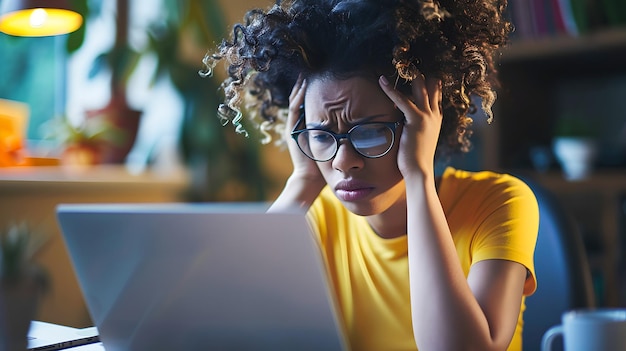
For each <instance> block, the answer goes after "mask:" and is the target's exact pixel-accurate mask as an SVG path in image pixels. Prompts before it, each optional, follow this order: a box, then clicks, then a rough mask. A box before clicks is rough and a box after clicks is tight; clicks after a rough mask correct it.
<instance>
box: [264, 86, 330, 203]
mask: <svg viewBox="0 0 626 351" xmlns="http://www.w3.org/2000/svg"><path fill="white" fill-rule="evenodd" d="M305 93H306V81H305V80H304V79H302V77H300V78H298V81H297V82H296V84H295V85H294V87H293V89H292V90H291V95H290V96H289V114H288V116H287V123H286V125H285V131H284V135H283V138H284V140H285V142H286V143H287V147H288V148H289V155H290V156H291V162H292V164H293V172H292V173H291V176H290V177H289V179H287V183H286V184H285V187H284V188H283V190H282V192H281V193H280V195H279V196H278V198H277V199H276V201H274V203H273V204H272V206H271V207H270V208H269V210H268V212H280V211H288V210H292V209H293V208H300V209H302V210H305V211H306V210H308V208H309V207H310V206H311V204H312V203H313V201H315V199H316V198H317V196H318V195H319V193H320V191H322V188H324V186H325V185H326V181H325V180H324V177H323V176H322V173H321V172H320V170H319V168H318V167H317V163H316V162H315V161H313V160H311V159H310V158H308V157H306V155H304V154H303V153H302V151H300V148H298V144H297V143H296V141H295V140H293V138H291V131H292V130H293V128H294V127H295V125H296V123H298V119H299V118H300V113H301V111H300V106H302V105H303V104H304V95H305Z"/></svg>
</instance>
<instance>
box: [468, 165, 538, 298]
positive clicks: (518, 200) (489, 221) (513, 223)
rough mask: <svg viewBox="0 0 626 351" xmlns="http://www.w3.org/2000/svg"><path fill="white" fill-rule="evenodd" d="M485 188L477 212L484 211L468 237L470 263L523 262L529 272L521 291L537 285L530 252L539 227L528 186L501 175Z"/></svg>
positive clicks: (536, 208) (536, 209) (525, 292)
mask: <svg viewBox="0 0 626 351" xmlns="http://www.w3.org/2000/svg"><path fill="white" fill-rule="evenodd" d="M493 181H494V183H493V184H492V186H490V187H489V189H490V190H488V194H486V195H487V196H486V197H485V201H483V202H482V204H481V207H482V208H480V209H479V213H482V214H484V216H481V217H482V221H481V223H480V225H479V226H478V230H477V231H476V236H475V237H474V238H473V240H472V264H473V263H476V262H478V261H482V260H487V259H505V260H510V261H514V262H518V263H520V264H522V265H524V266H525V267H526V268H527V269H528V272H529V273H530V274H529V276H528V278H527V279H526V282H525V284H524V294H525V295H530V294H532V293H533V292H534V291H535V289H536V287H537V280H536V277H535V267H534V252H535V244H536V241H537V232H538V230H539V207H538V204H537V199H536V197H535V195H534V193H533V192H532V190H531V189H530V187H529V186H528V185H527V184H526V183H524V182H523V181H521V180H520V179H518V178H515V177H512V176H507V175H505V176H502V177H500V178H497V179H494V180H493Z"/></svg>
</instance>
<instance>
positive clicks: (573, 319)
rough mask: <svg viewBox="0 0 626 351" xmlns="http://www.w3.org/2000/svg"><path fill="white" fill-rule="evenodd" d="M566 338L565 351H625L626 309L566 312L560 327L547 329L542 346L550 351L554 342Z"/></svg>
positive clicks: (543, 349)
mask: <svg viewBox="0 0 626 351" xmlns="http://www.w3.org/2000/svg"><path fill="white" fill-rule="evenodd" d="M559 335H562V337H563V345H564V346H565V351H591V350H593V351H623V350H626V308H600V309H581V310H572V311H568V312H565V313H564V314H563V316H562V317H561V324H560V325H556V326H553V327H552V328H550V329H548V330H547V331H546V332H545V334H544V335H543V339H542V342H541V350H542V351H550V350H551V347H552V342H553V341H554V340H555V338H557V337H558V336H559Z"/></svg>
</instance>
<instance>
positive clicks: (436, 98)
mask: <svg viewBox="0 0 626 351" xmlns="http://www.w3.org/2000/svg"><path fill="white" fill-rule="evenodd" d="M426 87H427V90H428V101H429V103H430V110H431V111H432V112H434V113H436V114H438V115H439V114H441V99H442V96H443V93H442V87H441V80H440V79H433V78H431V79H428V80H427V82H426Z"/></svg>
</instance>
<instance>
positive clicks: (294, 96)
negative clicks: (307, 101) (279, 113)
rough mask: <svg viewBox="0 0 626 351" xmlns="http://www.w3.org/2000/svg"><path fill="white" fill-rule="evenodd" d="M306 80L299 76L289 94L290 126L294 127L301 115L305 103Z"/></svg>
mask: <svg viewBox="0 0 626 351" xmlns="http://www.w3.org/2000/svg"><path fill="white" fill-rule="evenodd" d="M306 83H307V82H306V80H305V79H303V78H302V76H300V77H298V80H297V81H296V84H295V85H294V86H293V89H292V90H291V94H290V95H289V116H288V122H287V123H288V125H289V128H293V127H294V125H295V124H296V123H297V122H298V118H299V117H300V107H301V106H302V104H304V95H305V93H306Z"/></svg>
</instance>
